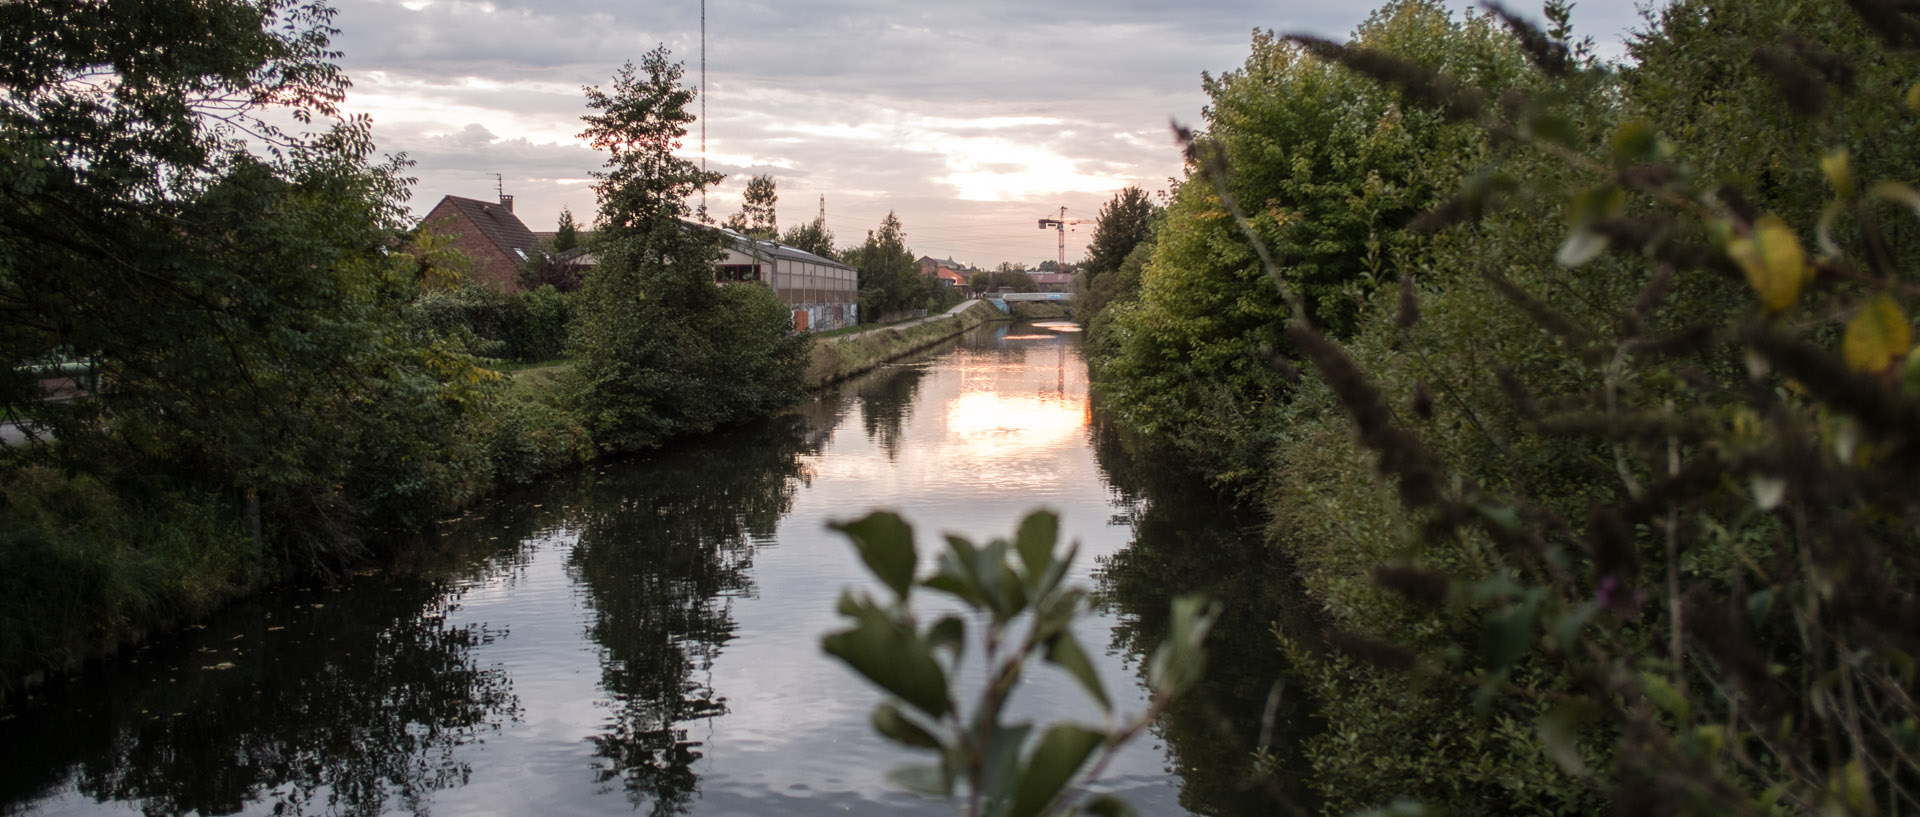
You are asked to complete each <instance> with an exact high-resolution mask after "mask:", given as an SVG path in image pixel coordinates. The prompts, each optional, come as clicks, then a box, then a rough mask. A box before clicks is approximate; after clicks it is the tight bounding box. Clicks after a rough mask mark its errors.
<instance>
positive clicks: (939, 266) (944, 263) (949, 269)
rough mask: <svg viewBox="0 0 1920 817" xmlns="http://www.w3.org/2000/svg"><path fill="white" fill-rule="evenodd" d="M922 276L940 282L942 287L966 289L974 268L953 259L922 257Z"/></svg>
mask: <svg viewBox="0 0 1920 817" xmlns="http://www.w3.org/2000/svg"><path fill="white" fill-rule="evenodd" d="M919 263H920V274H921V275H925V276H927V277H929V278H933V279H935V280H937V281H939V283H940V285H941V286H947V287H953V288H955V289H966V288H967V285H968V280H967V279H969V278H970V277H972V275H973V268H972V267H969V266H967V265H965V264H962V263H960V262H958V261H955V260H953V259H951V258H934V257H933V256H930V255H923V256H920V262H919Z"/></svg>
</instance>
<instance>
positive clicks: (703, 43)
mask: <svg viewBox="0 0 1920 817" xmlns="http://www.w3.org/2000/svg"><path fill="white" fill-rule="evenodd" d="M706 172H707V0H700V173H701V175H702V176H705V175H706ZM706 215H707V186H706V185H705V184H702V185H700V217H701V218H706Z"/></svg>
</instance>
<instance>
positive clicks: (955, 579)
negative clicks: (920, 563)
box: [921, 536, 992, 610]
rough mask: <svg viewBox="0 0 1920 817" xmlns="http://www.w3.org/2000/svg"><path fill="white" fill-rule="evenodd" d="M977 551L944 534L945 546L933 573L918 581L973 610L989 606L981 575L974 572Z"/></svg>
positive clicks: (967, 543)
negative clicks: (937, 566) (924, 579)
mask: <svg viewBox="0 0 1920 817" xmlns="http://www.w3.org/2000/svg"><path fill="white" fill-rule="evenodd" d="M978 556H979V552H978V551H976V550H975V549H974V547H973V543H972V542H969V541H967V540H965V539H962V538H960V537H958V536H949V537H947V550H946V551H945V552H944V553H941V554H940V564H939V568H938V570H936V571H935V572H934V575H933V576H932V577H930V578H928V579H927V580H926V581H924V582H921V584H922V585H924V586H925V587H927V588H929V589H932V590H938V591H940V592H942V593H946V594H947V595H950V596H953V597H954V598H957V599H959V600H961V601H963V602H965V603H966V604H967V606H968V607H971V608H973V609H975V610H981V609H986V608H988V607H991V606H992V605H991V603H990V601H989V600H988V599H987V595H986V592H985V590H984V588H982V587H981V582H980V577H979V575H978V574H977V573H976V572H975V565H976V564H977V563H978V561H979V559H978V558H977V557H978Z"/></svg>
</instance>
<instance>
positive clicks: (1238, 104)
mask: <svg viewBox="0 0 1920 817" xmlns="http://www.w3.org/2000/svg"><path fill="white" fill-rule="evenodd" d="M1489 8H1490V12H1489V13H1486V14H1469V15H1466V16H1465V17H1464V18H1455V17H1453V16H1452V15H1451V14H1450V12H1449V11H1448V9H1447V8H1446V7H1445V6H1443V5H1441V4H1438V3H1431V2H1422V1H1421V0H1400V1H1397V2H1392V3H1388V4H1387V5H1385V6H1382V7H1381V8H1380V9H1379V10H1378V11H1377V12H1375V13H1374V14H1373V16H1371V17H1370V18H1369V19H1368V20H1367V22H1366V23H1364V24H1363V25H1362V26H1360V27H1359V28H1358V29H1357V30H1356V32H1355V33H1354V35H1353V37H1352V38H1351V39H1350V40H1348V41H1347V42H1342V43H1336V42H1331V41H1326V40H1322V39H1317V38H1312V37H1298V36H1296V37H1279V36H1273V35H1270V34H1264V33H1262V34H1258V35H1256V37H1255V40H1254V48H1253V54H1252V56H1251V57H1250V58H1249V59H1248V61H1247V63H1246V65H1245V66H1244V67H1243V68H1241V69H1240V70H1238V71H1235V72H1232V73H1229V74H1227V75H1225V76H1221V77H1217V78H1213V77H1209V78H1208V80H1207V90H1208V92H1209V94H1210V96H1211V97H1212V105H1211V106H1210V107H1209V109H1208V113H1207V119H1206V121H1205V122H1204V123H1203V124H1204V126H1203V127H1202V128H1199V129H1197V130H1195V131H1191V132H1185V133H1183V137H1184V138H1185V139H1186V140H1187V144H1188V150H1189V157H1190V160H1191V161H1190V164H1189V174H1188V177H1187V179H1185V180H1184V182H1183V183H1182V184H1180V185H1179V186H1178V188H1177V190H1176V191H1175V193H1174V195H1173V197H1172V199H1171V201H1170V202H1169V205H1168V207H1167V209H1166V210H1165V211H1164V213H1162V214H1160V215H1158V216H1156V217H1155V220H1154V222H1153V225H1154V230H1153V237H1152V238H1151V240H1149V241H1147V242H1143V243H1142V245H1141V249H1136V250H1134V251H1133V253H1132V254H1130V255H1129V256H1128V257H1127V259H1126V261H1125V262H1124V263H1122V264H1121V265H1120V266H1119V267H1117V268H1115V269H1114V270H1112V271H1109V272H1106V273H1103V274H1109V275H1115V276H1118V280H1116V282H1115V283H1116V284H1118V283H1120V282H1122V281H1124V282H1125V283H1126V285H1125V286H1115V285H1114V284H1109V285H1108V292H1107V300H1108V303H1106V304H1105V306H1104V308H1103V309H1100V310H1099V311H1098V313H1097V314H1096V315H1095V316H1094V317H1093V318H1092V326H1091V329H1090V332H1091V335H1092V338H1091V346H1090V348H1091V349H1092V350H1093V353H1094V354H1095V355H1096V356H1097V359H1096V360H1095V361H1094V364H1093V366H1094V372H1095V379H1096V384H1097V386H1098V389H1099V394H1100V396H1101V397H1102V398H1103V402H1104V406H1105V408H1106V410H1107V411H1108V412H1110V413H1111V414H1112V415H1113V416H1114V417H1115V418H1116V419H1117V420H1118V421H1120V422H1123V423H1125V424H1127V425H1128V426H1129V427H1131V428H1133V429H1135V430H1137V431H1139V432H1144V433H1145V434H1147V435H1149V436H1150V437H1152V438H1154V439H1157V440H1160V441H1162V442H1163V443H1165V444H1169V445H1172V446H1174V447H1175V448H1177V449H1179V450H1181V451H1183V452H1184V453H1185V454H1187V455H1188V456H1189V457H1190V458H1191V459H1192V460H1193V461H1194V462H1197V463H1200V464H1201V465H1202V467H1203V468H1205V469H1206V470H1207V471H1208V472H1209V474H1210V476H1212V477H1213V478H1214V479H1215V480H1216V481H1217V484H1218V485H1220V486H1221V487H1222V488H1223V489H1225V490H1229V491H1232V492H1235V493H1236V494H1238V495H1239V496H1242V497H1243V498H1245V499H1247V500H1249V501H1252V502H1256V503H1259V504H1261V505H1263V506H1264V507H1265V509H1266V511H1267V513H1268V516H1269V518H1270V519H1271V520H1272V525H1271V529H1270V538H1271V543H1272V546H1273V547H1274V548H1275V549H1277V550H1279V551H1282V552H1284V553H1285V554H1286V555H1287V557H1288V558H1289V559H1290V560H1291V561H1292V563H1293V564H1294V565H1295V567H1296V570H1297V572H1298V575H1299V581H1300V583H1301V586H1302V587H1303V588H1304V590H1305V592H1306V593H1307V594H1308V597H1309V599H1310V601H1311V602H1312V604H1313V605H1314V607H1315V608H1316V610H1317V613H1318V616H1319V618H1320V620H1321V624H1322V625H1323V626H1322V627H1320V628H1318V629H1317V630H1315V631H1307V630H1303V629H1301V628H1298V627H1293V628H1287V629H1285V630H1282V631H1281V632H1280V633H1279V635H1280V639H1279V643H1278V644H1275V645H1271V647H1270V648H1273V649H1279V650H1282V651H1284V653H1285V654H1286V656H1287V657H1288V659H1289V661H1290V662H1291V663H1292V664H1293V665H1294V666H1295V671H1294V677H1295V679H1296V682H1297V683H1298V684H1299V685H1300V686H1301V687H1304V691H1305V692H1306V693H1308V694H1310V695H1312V696H1313V697H1314V698H1315V699H1316V700H1317V701H1318V702H1319V704H1320V708H1321V716H1322V718H1323V719H1324V721H1325V730H1324V732H1322V733H1321V734H1319V735H1317V736H1315V737H1313V738H1311V739H1310V740H1309V742H1308V744H1307V746H1306V747H1305V749H1306V754H1307V756H1308V758H1309V760H1310V762H1311V763H1312V766H1313V775H1312V782H1313V785H1314V786H1315V788H1316V789H1317V793H1318V794H1319V795H1320V796H1321V797H1322V798H1323V803H1324V809H1325V811H1326V813H1329V814H1342V813H1349V812H1352V811H1354V810H1356V809H1367V808H1376V809H1386V810H1387V811H1389V812H1391V813H1407V814H1411V813H1420V812H1423V811H1435V812H1452V813H1473V814H1488V813H1495V814H1503V813H1515V814H1518V813H1559V814H1574V813H1579V814H1588V813H1597V812H1600V811H1602V810H1606V809H1611V810H1613V811H1614V812H1615V813H1622V814H1625V813H1632V814H1808V813H1822V814H1836V813H1847V814H1881V813H1902V812H1908V811H1912V810H1914V809H1915V808H1916V807H1920V802H1917V800H1916V798H1917V797H1920V792H1916V789H1915V787H1916V785H1920V775H1917V774H1916V772H1917V771H1920V711H1916V706H1915V704H1914V695H1915V693H1916V688H1915V686H1916V676H1915V673H1914V669H1913V668H1914V658H1913V656H1914V655H1915V650H1916V648H1920V632H1916V630H1915V629H1914V622H1916V621H1920V618H1917V617H1916V615H1915V613H1916V611H1920V597H1916V595H1915V592H1914V581H1915V575H1914V569H1915V567H1914V566H1915V549H1914V548H1915V538H1914V533H1913V531H1914V528H1913V519H1914V518H1915V513H1916V512H1920V507H1916V504H1915V498H1914V495H1913V493H1912V491H1911V490H1910V488H1909V486H1911V485H1912V484H1913V483H1912V479H1913V471H1914V469H1915V468H1916V467H1917V466H1920V453H1917V452H1916V451H1915V450H1914V448H1913V446H1914V445H1915V442H1914V440H1915V435H1916V431H1917V430H1920V402H1917V401H1920V354H1913V350H1912V349H1911V348H1910V347H1911V345H1912V330H1911V328H1910V326H1911V319H1910V317H1909V315H1910V314H1911V311H1912V309H1913V307H1914V302H1915V300H1916V297H1917V296H1920V288H1916V287H1915V285H1914V282H1913V281H1912V279H1911V270H1910V268H1911V265H1912V261H1911V258H1910V256H1911V255H1912V254H1913V253H1914V252H1915V251H1916V249H1920V248H1916V246H1915V239H1916V238H1920V221H1916V218H1915V217H1916V216H1920V192H1916V188H1915V187H1914V186H1913V185H1914V184H1915V182H1916V181H1920V178H1916V177H1920V161H1916V160H1917V159H1920V156H1916V155H1915V153H1916V151H1920V139H1916V138H1915V137H1916V136H1920V133H1917V132H1916V130H1917V129H1920V84H1916V81H1920V58H1917V56H1920V55H1917V54H1916V50H1915V49H1916V48H1917V47H1920V17H1916V15H1915V13H1914V12H1913V10H1912V9H1911V8H1909V7H1907V6H1905V5H1901V4H1895V3H1888V2H1881V1H1880V0H1853V2H1848V3H1844V4H1842V3H1811V2H1792V1H1791V0H1756V2H1745V3H1728V2H1707V1H1706V0H1677V2H1674V3H1671V4H1668V5H1667V6H1665V7H1664V8H1661V9H1659V10H1657V11H1655V12H1652V13H1650V15H1649V17H1648V18H1647V20H1646V21H1645V24H1644V26H1643V28H1642V30H1641V31H1639V32H1637V33H1636V34H1635V35H1633V36H1632V38H1631V39H1630V40H1629V41H1628V43H1627V51H1628V54H1629V57H1630V61H1629V62H1628V63H1627V64H1625V65H1616V66H1609V65H1604V64H1600V63H1599V62H1597V61H1596V60H1595V59H1594V57H1593V55H1592V53H1591V46H1590V44H1589V43H1588V42H1586V41H1582V40H1578V39H1575V38H1574V36H1573V34H1572V32H1571V31H1570V29H1569V26H1568V23H1567V19H1568V18H1567V6H1566V5H1565V4H1563V3H1557V2H1556V3H1549V4H1548V5H1547V7H1546V14H1545V25H1544V26H1541V25H1538V24H1536V23H1534V22H1532V21H1530V20H1528V19H1527V18H1525V17H1523V16H1520V15H1517V14H1514V13H1512V12H1509V11H1507V10H1505V9H1502V8H1498V7H1489ZM1542 214H1559V217H1543V216H1542ZM1129 267H1131V268H1132V271H1131V272H1130V273H1123V272H1122V271H1123V270H1127V269H1128V268H1129ZM1135 282H1137V283H1135ZM1095 284H1098V281H1097V280H1096V281H1095ZM1092 288H1093V287H1089V289H1092ZM1296 361H1298V362H1296ZM1218 648H1219V647H1216V649H1218ZM1234 648H1238V649H1262V648H1269V647H1263V646H1262V645H1258V644H1247V645H1235V647H1234ZM1259 763H1260V759H1259V758H1252V759H1250V760H1249V765H1250V766H1257V765H1258V764H1259Z"/></svg>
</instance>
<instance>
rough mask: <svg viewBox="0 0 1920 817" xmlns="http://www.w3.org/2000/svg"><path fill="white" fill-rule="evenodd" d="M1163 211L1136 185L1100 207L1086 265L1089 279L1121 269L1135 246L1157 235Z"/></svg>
mask: <svg viewBox="0 0 1920 817" xmlns="http://www.w3.org/2000/svg"><path fill="white" fill-rule="evenodd" d="M1159 210H1160V208H1159V207H1156V206H1154V203H1153V200H1152V199H1150V198H1148V197H1147V194H1146V191H1144V190H1141V189H1140V188H1138V187H1132V186H1129V187H1127V188H1126V189H1124V190H1121V191H1120V192H1118V193H1115V194H1114V196H1113V198H1112V199H1110V200H1108V201H1107V203H1106V204H1104V205H1102V206H1101V207H1100V217H1099V220H1098V221H1097V222H1096V223H1095V224H1094V228H1093V241H1092V243H1089V244H1088V245H1087V260H1086V262H1085V263H1084V265H1083V267H1084V268H1085V270H1086V273H1087V278H1088V279H1089V281H1091V280H1094V279H1098V278H1099V277H1100V275H1101V274H1103V273H1108V272H1112V271H1114V270H1116V269H1119V268H1120V262H1121V261H1124V260H1126V258H1127V255H1128V254H1129V253H1132V252H1133V248H1134V247H1136V246H1139V245H1140V243H1141V242H1143V241H1148V240H1150V239H1152V238H1153V223H1154V216H1155V215H1156V214H1157V213H1158V212H1159Z"/></svg>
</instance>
